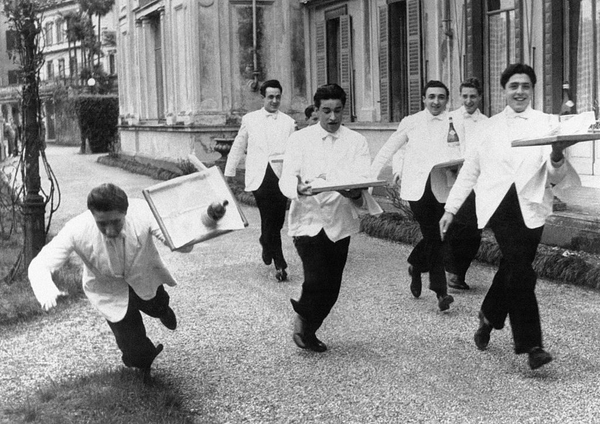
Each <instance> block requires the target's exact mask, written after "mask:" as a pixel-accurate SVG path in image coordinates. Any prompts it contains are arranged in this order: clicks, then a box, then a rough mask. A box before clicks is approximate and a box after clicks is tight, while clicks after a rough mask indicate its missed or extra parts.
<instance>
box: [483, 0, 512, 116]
mask: <svg viewBox="0 0 600 424" xmlns="http://www.w3.org/2000/svg"><path fill="white" fill-rule="evenodd" d="M487 7H488V8H487V34H488V37H487V75H488V78H487V81H488V84H487V85H488V89H489V95H488V99H489V110H488V113H489V114H490V116H491V115H494V114H496V113H498V112H501V111H502V110H503V109H504V108H505V107H506V99H505V97H504V93H503V90H502V87H501V86H500V84H499V82H500V76H501V75H502V72H503V71H504V69H506V67H507V66H508V65H509V64H511V63H515V62H518V58H517V40H516V37H515V0H488V2H487Z"/></svg>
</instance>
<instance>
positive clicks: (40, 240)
mask: <svg viewBox="0 0 600 424" xmlns="http://www.w3.org/2000/svg"><path fill="white" fill-rule="evenodd" d="M46 3H47V2H46V1H45V0H3V6H4V14H5V16H7V17H8V22H9V25H10V26H11V29H13V30H14V31H15V32H16V49H15V52H13V57H18V59H19V63H20V72H21V77H22V79H21V80H22V81H23V92H22V99H21V102H22V104H21V110H22V119H23V128H24V131H23V132H24V139H23V155H22V157H24V158H25V159H24V161H25V164H24V167H23V168H22V174H23V181H24V190H25V191H24V200H23V215H24V235H25V246H24V259H25V260H24V262H25V267H28V266H29V263H30V262H31V260H32V259H33V258H34V257H35V256H36V255H37V254H38V252H39V251H40V250H41V249H42V247H43V246H44V244H45V242H46V230H45V223H44V221H45V217H44V215H45V204H46V202H45V200H44V198H43V197H42V196H41V195H40V191H41V182H40V165H39V157H40V150H41V148H42V138H41V134H42V126H41V125H40V123H41V102H40V95H39V72H40V69H41V67H42V66H43V64H44V57H43V55H42V50H41V47H40V41H41V34H42V24H41V15H42V10H43V8H44V6H45V5H46ZM15 53H16V54H15Z"/></svg>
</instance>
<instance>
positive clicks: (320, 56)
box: [315, 21, 327, 87]
mask: <svg viewBox="0 0 600 424" xmlns="http://www.w3.org/2000/svg"><path fill="white" fill-rule="evenodd" d="M315 40H316V43H317V46H316V47H317V87H320V86H321V85H323V84H327V49H326V47H325V21H321V22H317V28H316V38H315Z"/></svg>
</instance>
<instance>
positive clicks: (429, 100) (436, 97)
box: [423, 87, 448, 116]
mask: <svg viewBox="0 0 600 424" xmlns="http://www.w3.org/2000/svg"><path fill="white" fill-rule="evenodd" d="M447 103H448V96H447V95H446V90H445V89H443V88H442V87H429V88H428V89H427V91H426V92H425V95H424V96H423V104H424V105H425V107H426V108H427V110H428V111H429V112H430V113H431V114H432V115H433V116H437V115H439V114H440V113H442V112H443V111H445V110H446V104H447Z"/></svg>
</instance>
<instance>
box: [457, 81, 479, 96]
mask: <svg viewBox="0 0 600 424" xmlns="http://www.w3.org/2000/svg"><path fill="white" fill-rule="evenodd" d="M463 88H474V89H475V90H477V94H479V95H480V96H481V94H482V93H483V90H482V88H481V83H480V82H479V79H477V78H475V77H471V78H467V79H466V80H464V81H463V82H462V83H461V84H460V88H459V91H462V89H463Z"/></svg>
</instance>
